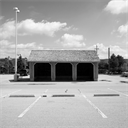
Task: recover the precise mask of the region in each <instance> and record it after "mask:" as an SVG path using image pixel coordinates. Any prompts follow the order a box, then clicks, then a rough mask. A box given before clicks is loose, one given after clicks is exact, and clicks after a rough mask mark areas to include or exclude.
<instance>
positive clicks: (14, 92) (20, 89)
mask: <svg viewBox="0 0 128 128" xmlns="http://www.w3.org/2000/svg"><path fill="white" fill-rule="evenodd" d="M19 91H21V89H20V90H16V91H14V92H11V93H9V94H6V95H4V96H2V97H0V98H3V97H6V96H9V95H10V94H13V93H16V92H19Z"/></svg>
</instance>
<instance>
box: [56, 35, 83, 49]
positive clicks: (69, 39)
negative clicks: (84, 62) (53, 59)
mask: <svg viewBox="0 0 128 128" xmlns="http://www.w3.org/2000/svg"><path fill="white" fill-rule="evenodd" d="M83 41H84V37H83V35H70V34H64V35H63V36H62V37H61V39H59V40H57V42H58V43H61V44H62V45H63V46H64V47H84V46H85V43H84V42H83Z"/></svg>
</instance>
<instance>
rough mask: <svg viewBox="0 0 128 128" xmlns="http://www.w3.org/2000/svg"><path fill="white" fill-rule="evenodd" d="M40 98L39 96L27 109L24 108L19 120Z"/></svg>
mask: <svg viewBox="0 0 128 128" xmlns="http://www.w3.org/2000/svg"><path fill="white" fill-rule="evenodd" d="M40 98H41V96H39V97H38V98H37V99H36V100H35V101H34V102H33V103H32V104H31V105H30V106H29V107H28V108H26V109H25V110H24V111H23V112H22V113H21V114H20V115H19V116H18V117H19V118H21V117H23V116H24V115H25V114H26V113H27V112H28V111H29V110H30V109H31V108H32V106H33V105H34V104H35V103H36V102H37V101H38V100H39V99H40Z"/></svg>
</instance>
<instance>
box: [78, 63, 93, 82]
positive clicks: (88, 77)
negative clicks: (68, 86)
mask: <svg viewBox="0 0 128 128" xmlns="http://www.w3.org/2000/svg"><path fill="white" fill-rule="evenodd" d="M77 80H78V81H93V64H91V63H79V64H78V65H77Z"/></svg>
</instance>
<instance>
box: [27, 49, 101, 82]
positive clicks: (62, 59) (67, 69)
mask: <svg viewBox="0 0 128 128" xmlns="http://www.w3.org/2000/svg"><path fill="white" fill-rule="evenodd" d="M28 61H29V73H30V80H31V81H97V80H98V62H99V61H100V60H99V57H98V55H97V52H96V51H95V50H32V51H31V53H30V56H29V59H28Z"/></svg>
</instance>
